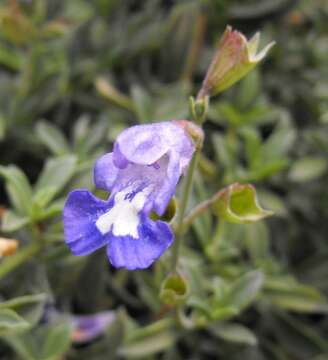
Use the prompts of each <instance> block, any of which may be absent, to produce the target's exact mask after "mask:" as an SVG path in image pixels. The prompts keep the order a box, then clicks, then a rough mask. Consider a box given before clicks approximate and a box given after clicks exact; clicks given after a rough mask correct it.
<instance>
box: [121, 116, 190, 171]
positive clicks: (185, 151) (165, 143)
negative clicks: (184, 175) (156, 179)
mask: <svg viewBox="0 0 328 360" xmlns="http://www.w3.org/2000/svg"><path fill="white" fill-rule="evenodd" d="M116 143H117V144H118V145H119V147H118V149H119V153H118V154H116V151H115V149H114V162H115V159H116V157H121V158H122V155H123V156H124V157H125V158H126V159H127V160H128V161H130V162H132V163H134V164H141V165H150V164H153V163H155V162H156V161H157V160H158V159H160V158H161V157H162V156H163V155H165V154H166V153H168V152H169V151H174V152H176V153H179V154H181V157H182V159H181V163H182V167H183V166H185V161H184V158H185V157H186V158H188V160H187V162H189V160H190V158H191V156H192V153H193V150H194V149H193V144H192V141H191V139H190V138H189V136H188V135H187V134H186V133H185V132H184V130H183V129H181V128H180V127H179V126H177V125H176V124H174V123H173V122H162V123H155V124H148V125H137V126H132V127H130V128H128V129H126V130H124V131H123V132H122V133H121V134H120V135H119V136H118V138H117V140H116Z"/></svg>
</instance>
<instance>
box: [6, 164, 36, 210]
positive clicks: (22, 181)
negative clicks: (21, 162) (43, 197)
mask: <svg viewBox="0 0 328 360" xmlns="http://www.w3.org/2000/svg"><path fill="white" fill-rule="evenodd" d="M0 175H1V176H3V177H4V179H5V180H6V189H7V192H8V194H9V197H10V202H11V204H12V205H13V206H14V208H15V209H16V210H17V211H18V212H19V213H22V214H29V213H30V210H31V200H32V188H31V185H30V183H29V181H28V179H27V177H26V175H25V174H24V173H23V172H22V171H21V170H20V169H19V168H18V167H17V166H15V165H9V166H0Z"/></svg>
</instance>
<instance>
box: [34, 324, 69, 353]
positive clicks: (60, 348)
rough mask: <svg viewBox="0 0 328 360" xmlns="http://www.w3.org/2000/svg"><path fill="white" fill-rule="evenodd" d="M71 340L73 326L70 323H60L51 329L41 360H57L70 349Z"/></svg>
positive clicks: (44, 344)
mask: <svg viewBox="0 0 328 360" xmlns="http://www.w3.org/2000/svg"><path fill="white" fill-rule="evenodd" d="M70 338H71V326H70V325H69V323H66V322H64V323H59V324H57V325H55V326H52V327H51V328H49V330H48V332H47V336H46V339H45V342H44V343H43V347H42V355H41V356H40V357H39V358H40V360H57V359H59V358H60V357H61V356H62V355H63V354H64V353H65V352H66V351H67V350H68V348H69V346H70Z"/></svg>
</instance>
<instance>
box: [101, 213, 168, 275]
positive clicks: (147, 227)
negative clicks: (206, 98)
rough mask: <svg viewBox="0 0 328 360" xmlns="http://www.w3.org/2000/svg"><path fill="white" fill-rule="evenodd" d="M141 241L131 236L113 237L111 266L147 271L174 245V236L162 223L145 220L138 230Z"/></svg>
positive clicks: (110, 250) (109, 256)
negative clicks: (146, 269)
mask: <svg viewBox="0 0 328 360" xmlns="http://www.w3.org/2000/svg"><path fill="white" fill-rule="evenodd" d="M138 231H139V239H135V238H133V237H131V236H120V237H114V236H112V237H111V239H110V242H109V245H108V248H107V254H108V258H109V260H110V262H111V264H112V265H113V266H115V267H117V268H119V267H124V268H127V269H128V270H135V269H145V268H147V267H149V266H150V265H151V264H152V263H153V262H154V261H155V260H157V259H158V258H159V257H160V256H161V255H162V254H163V253H164V252H165V251H166V250H167V248H168V247H169V246H170V245H171V244H172V242H173V234H172V231H171V229H170V228H169V226H168V225H167V224H166V223H164V222H162V221H156V222H154V221H152V220H149V219H148V218H146V217H145V218H144V219H143V221H142V222H141V224H140V225H139V228H138Z"/></svg>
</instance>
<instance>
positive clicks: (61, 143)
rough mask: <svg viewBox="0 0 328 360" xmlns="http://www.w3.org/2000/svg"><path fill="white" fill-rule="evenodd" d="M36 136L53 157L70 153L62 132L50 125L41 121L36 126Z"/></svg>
mask: <svg viewBox="0 0 328 360" xmlns="http://www.w3.org/2000/svg"><path fill="white" fill-rule="evenodd" d="M36 135H37V137H38V138H39V140H40V141H41V142H42V143H43V145H45V146H46V147H47V148H48V149H49V150H50V151H51V152H52V153H53V154H54V155H63V154H67V153H69V152H70V148H69V145H68V143H67V141H66V138H65V136H64V135H63V134H62V132H61V131H60V130H59V129H57V128H56V127H55V126H53V125H52V124H50V123H48V122H45V121H41V122H39V123H38V124H37V125H36Z"/></svg>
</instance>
